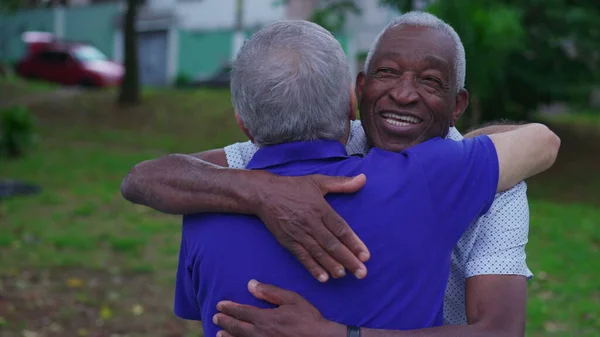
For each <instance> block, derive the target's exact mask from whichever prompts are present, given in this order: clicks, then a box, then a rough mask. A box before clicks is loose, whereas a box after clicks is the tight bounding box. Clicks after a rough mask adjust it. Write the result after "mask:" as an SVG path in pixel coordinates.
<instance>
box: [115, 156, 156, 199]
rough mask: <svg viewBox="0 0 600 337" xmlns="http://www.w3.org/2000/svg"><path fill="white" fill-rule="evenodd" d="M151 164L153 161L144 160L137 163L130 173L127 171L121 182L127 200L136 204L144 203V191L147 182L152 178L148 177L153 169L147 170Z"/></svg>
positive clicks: (123, 194) (122, 193) (122, 191)
mask: <svg viewBox="0 0 600 337" xmlns="http://www.w3.org/2000/svg"><path fill="white" fill-rule="evenodd" d="M150 164H151V161H149V160H147V161H143V162H141V163H138V164H136V165H135V166H134V167H133V168H132V169H131V170H130V171H129V173H127V175H126V176H125V178H124V179H123V181H122V182H121V195H122V196H123V198H125V200H127V201H129V202H132V203H134V204H144V198H143V193H142V192H143V191H144V186H147V183H148V182H149V181H150V180H151V179H148V178H149V177H148V175H149V173H151V170H147V168H148V166H149V165H150Z"/></svg>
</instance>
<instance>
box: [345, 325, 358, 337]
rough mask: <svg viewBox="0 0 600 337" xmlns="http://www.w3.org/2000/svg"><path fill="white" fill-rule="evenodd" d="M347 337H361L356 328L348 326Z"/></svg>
mask: <svg viewBox="0 0 600 337" xmlns="http://www.w3.org/2000/svg"><path fill="white" fill-rule="evenodd" d="M347 336H348V337H361V336H360V328H359V327H357V326H352V325H348V334H347Z"/></svg>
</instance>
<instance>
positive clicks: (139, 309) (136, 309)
mask: <svg viewBox="0 0 600 337" xmlns="http://www.w3.org/2000/svg"><path fill="white" fill-rule="evenodd" d="M131 312H132V313H133V314H134V315H136V316H139V315H141V314H143V313H144V307H142V306H141V305H139V304H136V305H134V306H133V307H131Z"/></svg>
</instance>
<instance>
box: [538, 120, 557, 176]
mask: <svg viewBox="0 0 600 337" xmlns="http://www.w3.org/2000/svg"><path fill="white" fill-rule="evenodd" d="M543 127H544V132H543V135H544V137H542V139H543V140H544V144H545V148H546V151H545V156H544V158H545V164H546V165H545V169H546V170H547V169H549V168H550V167H552V165H554V163H555V162H556V158H557V157H558V151H559V150H560V143H561V140H560V137H558V135H557V134H556V133H554V132H553V131H552V130H550V128H548V127H547V126H545V125H543Z"/></svg>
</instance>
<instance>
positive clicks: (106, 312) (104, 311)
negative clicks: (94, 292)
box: [100, 305, 112, 321]
mask: <svg viewBox="0 0 600 337" xmlns="http://www.w3.org/2000/svg"><path fill="white" fill-rule="evenodd" d="M111 317H112V311H111V310H110V308H109V307H108V306H107V305H103V306H102V308H101V309H100V318H102V319H103V320H105V321H106V320H108V319H109V318H111Z"/></svg>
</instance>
